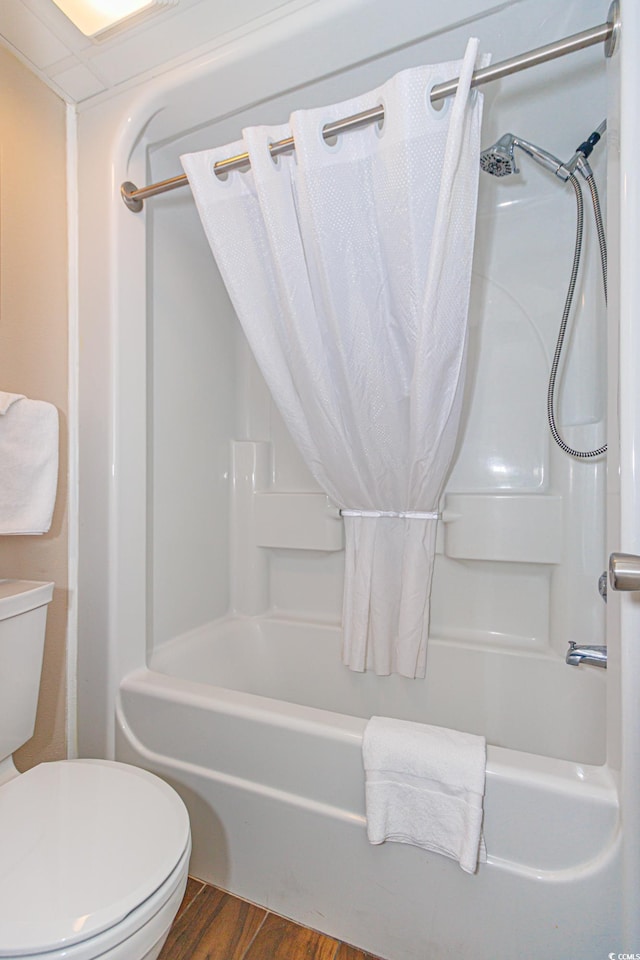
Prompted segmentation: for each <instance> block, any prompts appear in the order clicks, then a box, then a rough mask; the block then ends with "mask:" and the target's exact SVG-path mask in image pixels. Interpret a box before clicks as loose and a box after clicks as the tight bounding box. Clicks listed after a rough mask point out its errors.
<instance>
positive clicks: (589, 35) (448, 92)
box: [120, 0, 620, 213]
mask: <svg viewBox="0 0 640 960" xmlns="http://www.w3.org/2000/svg"><path fill="white" fill-rule="evenodd" d="M619 33H620V7H619V2H618V0H613V3H612V4H611V6H610V7H609V14H608V18H607V21H606V23H601V24H600V25H599V26H597V27H592V28H591V29H590V30H583V31H582V32H581V33H574V34H572V35H571V36H570V37H565V38H564V39H563V40H558V41H556V42H555V43H548V44H547V45H546V46H544V47H536V49H535V50H529V52H528V53H521V54H520V55H519V56H517V57H511V59H510V60H502V61H501V62H500V63H496V64H493V66H489V67H484V68H483V69H482V70H476V71H475V73H474V74H473V77H472V80H471V86H472V87H478V86H480V84H483V83H488V82H489V81H490V80H499V79H500V78H501V77H507V76H509V75H510V74H512V73H518V72H519V71H520V70H527V69H528V68H529V67H535V66H537V65H538V64H539V63H546V62H547V61H548V60H555V59H556V58H557V57H564V56H566V54H568V53H575V52H576V51H577V50H584V48H585V47H592V46H594V45H595V44H596V43H604V45H605V47H604V52H605V55H606V56H607V57H610V56H611V55H612V54H613V52H614V50H615V47H616V43H617V41H618V36H619ZM457 89H458V77H456V78H455V79H454V80H447V81H446V82H445V83H438V84H436V86H434V87H433V88H432V90H431V102H432V103H435V102H436V101H438V100H444V98H445V97H451V96H453V94H455V92H456V90H457ZM382 120H384V108H383V107H374V108H373V109H372V110H365V111H364V112H363V113H357V114H355V115H354V116H352V117H345V118H344V119H343V120H336V121H335V122H334V123H327V124H326V125H325V126H324V127H323V129H322V136H323V137H324V139H325V140H329V139H330V138H331V137H335V136H336V135H338V134H341V133H345V132H346V131H348V130H356V129H357V128H358V127H364V126H367V124H369V123H379V122H380V121H382ZM269 150H270V152H271V156H272V157H277V156H279V155H280V154H281V153H288V152H290V151H291V150H295V143H294V140H293V137H287V138H286V139H285V140H277V141H276V142H275V143H272V144H271V145H270V146H269ZM248 163H249V154H248V153H240V154H238V155H237V156H235V157H228V158H227V159H226V160H219V161H218V162H217V163H216V164H214V171H215V173H217V174H220V173H225V172H226V171H229V170H237V169H238V167H244V166H247V165H248ZM188 182H189V181H188V180H187V177H186V176H185V175H184V174H182V175H180V176H177V177H171V178H170V179H169V180H162V181H160V182H159V183H151V184H149V186H147V187H140V188H139V189H138V187H136V185H135V184H134V183H131V182H130V181H126V182H125V183H123V184H122V186H121V187H120V193H121V195H122V199H123V200H124V202H125V204H126V206H127V207H128V208H129V210H133V211H134V213H138V212H139V211H140V210H142V207H143V201H144V200H146V199H147V197H155V196H157V195H158V194H159V193H167V191H169V190H175V189H176V188H177V187H184V186H186V185H187V184H188Z"/></svg>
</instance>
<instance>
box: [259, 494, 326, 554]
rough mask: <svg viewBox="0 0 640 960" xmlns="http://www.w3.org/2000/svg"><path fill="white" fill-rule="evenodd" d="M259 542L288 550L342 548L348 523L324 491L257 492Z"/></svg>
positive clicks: (260, 545) (263, 545)
mask: <svg viewBox="0 0 640 960" xmlns="http://www.w3.org/2000/svg"><path fill="white" fill-rule="evenodd" d="M253 498H254V499H253V509H254V515H253V516H254V524H255V526H254V531H255V534H254V535H255V543H256V545H257V546H259V547H274V548H281V549H286V550H325V551H331V552H332V551H335V550H342V548H343V547H344V524H343V522H342V519H341V518H340V515H339V513H338V509H337V507H336V506H335V505H333V504H332V503H331V501H330V500H329V498H328V497H327V496H326V495H325V494H324V493H254V495H253Z"/></svg>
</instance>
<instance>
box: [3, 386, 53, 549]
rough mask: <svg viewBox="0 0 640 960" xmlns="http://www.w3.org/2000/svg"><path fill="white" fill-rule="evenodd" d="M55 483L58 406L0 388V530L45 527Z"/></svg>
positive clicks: (20, 531)
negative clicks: (29, 398) (3, 390)
mask: <svg viewBox="0 0 640 960" xmlns="http://www.w3.org/2000/svg"><path fill="white" fill-rule="evenodd" d="M57 484H58V411H57V410H56V408H55V407H54V406H53V405H52V404H50V403H45V402H44V401H42V400H27V398H26V397H24V396H22V394H17V393H4V392H2V391H0V535H6V534H12V535H17V534H36V533H46V532H47V530H48V529H49V527H50V526H51V518H52V516H53V507H54V504H55V499H56V488H57Z"/></svg>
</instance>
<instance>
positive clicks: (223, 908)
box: [158, 877, 376, 960]
mask: <svg viewBox="0 0 640 960" xmlns="http://www.w3.org/2000/svg"><path fill="white" fill-rule="evenodd" d="M158 960H376V958H375V957H372V956H371V955H370V954H368V953H363V952H362V950H357V949H356V948H355V947H351V946H349V945H348V944H346V943H340V941H339V940H334V939H333V938H332V937H327V936H325V935H324V934H323V933H318V932H317V931H316V930H310V929H309V928H308V927H301V926H300V925H299V924H297V923H293V922H292V921H291V920H286V919H285V918H284V917H279V916H278V915H277V914H275V913H270V912H269V911H267V910H265V909H264V908H263V907H257V906H255V905H254V904H252V903H247V902H246V901H245V900H240V899H239V898H238V897H232V896H231V895H230V894H228V893H224V892H223V891H222V890H218V889H217V888H216V887H211V886H209V884H206V883H203V882H202V881H201V880H195V879H193V878H192V877H189V880H188V882H187V889H186V892H185V895H184V899H183V901H182V905H181V907H180V909H179V911H178V915H177V916H176V919H175V921H174V924H173V927H172V928H171V931H170V932H169V936H168V938H167V942H166V943H165V945H164V947H163V949H162V953H161V954H160V956H159V958H158Z"/></svg>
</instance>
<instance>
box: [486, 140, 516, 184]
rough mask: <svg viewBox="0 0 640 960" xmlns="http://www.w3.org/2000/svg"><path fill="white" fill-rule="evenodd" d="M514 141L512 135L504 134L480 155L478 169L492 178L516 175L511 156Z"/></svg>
mask: <svg viewBox="0 0 640 960" xmlns="http://www.w3.org/2000/svg"><path fill="white" fill-rule="evenodd" d="M515 139H516V138H515V137H514V136H513V134H512V133H505V135H504V136H503V137H500V139H499V140H498V141H497V143H494V144H493V146H492V147H488V148H487V149H486V150H483V151H482V153H481V154H480V168H481V169H482V170H484V172H485V173H490V174H491V175H492V176H493V177H508V176H509V174H510V173H518V168H517V166H516V160H515V157H514V155H513V148H514V145H515Z"/></svg>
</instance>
